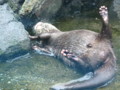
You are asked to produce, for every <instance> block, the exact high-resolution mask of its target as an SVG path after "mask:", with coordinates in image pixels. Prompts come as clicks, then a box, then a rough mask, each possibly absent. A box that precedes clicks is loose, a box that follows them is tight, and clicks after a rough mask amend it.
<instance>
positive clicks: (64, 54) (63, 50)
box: [61, 49, 79, 61]
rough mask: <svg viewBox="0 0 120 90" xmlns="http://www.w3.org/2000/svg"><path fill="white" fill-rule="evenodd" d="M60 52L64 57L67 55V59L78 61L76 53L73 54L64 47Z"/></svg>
mask: <svg viewBox="0 0 120 90" xmlns="http://www.w3.org/2000/svg"><path fill="white" fill-rule="evenodd" d="M61 54H62V55H63V56H65V57H67V58H68V59H71V60H74V61H78V60H79V58H78V57H77V55H75V54H73V53H72V52H69V51H68V50H66V49H62V50H61Z"/></svg>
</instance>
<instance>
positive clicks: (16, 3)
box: [8, 0, 24, 13]
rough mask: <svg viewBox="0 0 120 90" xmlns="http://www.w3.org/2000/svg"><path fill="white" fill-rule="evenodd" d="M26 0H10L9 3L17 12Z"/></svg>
mask: <svg viewBox="0 0 120 90" xmlns="http://www.w3.org/2000/svg"><path fill="white" fill-rule="evenodd" d="M23 3H24V0H8V4H9V5H10V7H11V8H12V10H13V11H14V12H16V13H18V12H19V10H20V8H21V6H22V4H23Z"/></svg>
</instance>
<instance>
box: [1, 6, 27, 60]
mask: <svg viewBox="0 0 120 90" xmlns="http://www.w3.org/2000/svg"><path fill="white" fill-rule="evenodd" d="M0 34H1V35H0V42H1V43H0V61H1V60H6V59H11V58H13V57H16V56H20V55H22V54H25V53H27V50H28V49H29V38H28V33H27V32H26V31H25V29H24V26H23V24H22V23H21V22H19V21H17V19H16V18H15V17H14V15H13V11H12V10H11V8H10V7H9V6H8V4H4V5H0Z"/></svg>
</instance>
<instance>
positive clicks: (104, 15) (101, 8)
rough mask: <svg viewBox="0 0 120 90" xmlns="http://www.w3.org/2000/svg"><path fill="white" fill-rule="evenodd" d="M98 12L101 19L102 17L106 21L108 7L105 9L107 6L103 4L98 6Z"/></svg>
mask: <svg viewBox="0 0 120 90" xmlns="http://www.w3.org/2000/svg"><path fill="white" fill-rule="evenodd" d="M99 10H100V11H99V13H100V15H101V16H102V19H103V21H104V22H105V23H108V9H107V7H105V6H101V7H100V8H99Z"/></svg>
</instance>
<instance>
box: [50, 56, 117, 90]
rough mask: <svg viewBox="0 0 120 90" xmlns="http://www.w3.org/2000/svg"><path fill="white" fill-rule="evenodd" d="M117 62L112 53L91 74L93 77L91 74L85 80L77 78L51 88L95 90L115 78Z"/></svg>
mask: <svg viewBox="0 0 120 90" xmlns="http://www.w3.org/2000/svg"><path fill="white" fill-rule="evenodd" d="M115 64H116V61H115V58H114V57H113V56H112V55H111V56H109V57H108V58H107V59H106V61H105V62H104V64H103V65H102V66H101V67H100V68H98V69H97V70H96V71H95V72H94V73H93V75H91V76H92V77H90V76H89V77H87V79H86V80H84V81H82V80H81V79H77V80H72V81H69V82H67V83H62V84H56V85H54V86H53V87H52V88H51V90H88V89H89V90H90V89H92V90H93V89H96V88H98V87H101V86H104V85H105V84H107V83H108V82H110V81H111V80H112V79H113V78H114V76H115V72H116V65H115ZM87 76H88V75H87Z"/></svg>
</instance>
